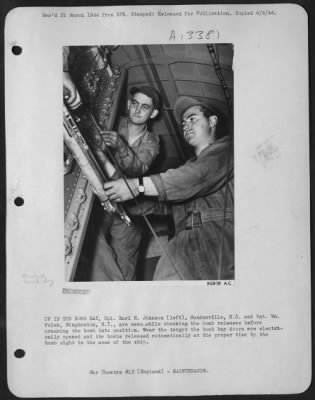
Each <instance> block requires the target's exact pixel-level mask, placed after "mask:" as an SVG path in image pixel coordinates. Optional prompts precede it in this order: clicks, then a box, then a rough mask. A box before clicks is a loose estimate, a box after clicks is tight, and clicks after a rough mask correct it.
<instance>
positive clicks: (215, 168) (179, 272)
mask: <svg viewBox="0 0 315 400" xmlns="http://www.w3.org/2000/svg"><path fill="white" fill-rule="evenodd" d="M174 114H175V118H176V120H177V121H178V123H180V124H181V126H182V130H183V134H184V138H185V140H186V141H187V143H188V144H190V145H191V146H192V147H193V149H194V153H195V156H194V157H193V158H192V159H190V160H189V161H187V162H186V163H185V164H184V165H183V166H181V167H179V168H176V169H170V170H168V171H166V172H164V173H160V174H155V175H151V176H148V177H144V178H143V182H142V181H140V183H139V179H128V183H129V185H130V187H131V188H132V191H133V194H134V195H136V196H137V195H138V194H139V192H143V191H144V194H145V195H146V196H155V197H157V198H158V200H159V204H158V203H156V202H155V205H152V206H151V208H150V207H149V208H148V209H147V210H144V211H145V212H146V213H155V212H158V211H159V210H158V209H159V208H160V209H161V206H162V204H163V203H161V202H165V201H167V202H169V203H171V205H172V215H173V219H174V224H175V235H174V237H173V238H172V239H171V240H170V241H169V243H168V245H167V246H166V249H165V250H166V254H163V255H162V256H161V258H160V260H159V262H158V265H157V267H156V271H155V274H154V277H153V279H154V280H178V279H185V280H197V279H206V280H212V279H213V280H218V279H234V209H233V207H234V175H233V172H234V168H233V143H232V138H231V136H223V135H226V134H227V132H223V134H222V132H220V131H219V129H220V120H219V118H218V116H217V113H216V111H215V110H214V108H213V107H211V108H210V107H209V105H207V104H205V103H203V102H201V101H199V100H197V99H194V98H191V97H187V96H181V97H179V98H178V100H177V101H176V103H175V106H174ZM104 187H105V191H106V194H107V195H108V197H109V199H111V200H115V201H125V200H129V199H130V198H132V194H131V193H130V190H129V189H128V187H127V186H126V183H125V182H124V181H123V180H121V179H119V180H117V181H111V182H107V183H105V185H104ZM152 204H154V203H152Z"/></svg>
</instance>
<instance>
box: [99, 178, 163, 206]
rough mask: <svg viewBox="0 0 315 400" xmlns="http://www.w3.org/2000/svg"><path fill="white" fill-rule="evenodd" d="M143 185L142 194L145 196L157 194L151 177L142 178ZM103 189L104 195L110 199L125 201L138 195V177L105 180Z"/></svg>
mask: <svg viewBox="0 0 315 400" xmlns="http://www.w3.org/2000/svg"><path fill="white" fill-rule="evenodd" d="M143 185H144V188H145V192H144V194H145V195H146V196H158V195H159V192H158V191H157V188H156V186H155V185H154V183H153V181H152V179H151V178H150V177H149V176H146V177H144V178H143ZM104 189H105V193H106V196H108V197H109V199H110V200H114V201H119V202H120V201H126V200H131V199H133V198H134V197H137V196H138V195H139V179H137V178H129V179H122V178H120V179H117V180H115V181H111V182H106V183H105V184H104Z"/></svg>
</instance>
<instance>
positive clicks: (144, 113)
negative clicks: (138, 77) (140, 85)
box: [128, 92, 154, 125]
mask: <svg viewBox="0 0 315 400" xmlns="http://www.w3.org/2000/svg"><path fill="white" fill-rule="evenodd" d="M153 111H154V105H153V102H152V99H151V97H148V96H147V95H145V94H143V93H140V92H138V93H135V94H134V95H133V97H132V99H131V100H129V102H128V118H129V120H130V121H131V122H132V123H133V124H135V125H142V124H145V123H146V122H147V121H148V120H149V119H150V118H151V117H152V115H153Z"/></svg>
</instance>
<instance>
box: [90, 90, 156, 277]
mask: <svg viewBox="0 0 315 400" xmlns="http://www.w3.org/2000/svg"><path fill="white" fill-rule="evenodd" d="M129 93H130V99H129V100H128V114H127V117H126V118H125V117H122V118H120V120H119V125H118V129H117V131H106V132H104V133H103V134H102V137H103V140H104V142H105V143H106V145H107V146H109V147H111V148H112V150H113V153H114V157H115V160H116V164H117V165H116V166H113V165H112V163H111V162H110V160H107V159H105V162H104V167H105V169H106V171H107V174H108V176H111V177H112V178H113V179H117V178H119V177H120V176H121V174H123V175H124V176H126V177H139V176H142V175H144V174H145V173H146V172H147V171H148V169H149V167H150V165H151V164H152V162H153V160H154V159H155V158H156V156H157V155H158V153H159V138H158V136H157V135H155V134H154V133H152V132H150V131H149V130H148V126H147V123H148V122H149V121H150V120H151V119H153V118H155V117H156V116H157V115H158V112H159V107H160V95H159V93H158V92H157V90H156V89H154V88H153V87H151V86H139V87H132V88H131V89H130V91H129ZM103 159H104V155H103ZM109 226H110V229H109V232H108V227H109ZM104 228H106V229H107V236H108V233H109V238H110V242H108V241H107V240H105V237H104V234H102V233H101V235H99V236H98V239H97V240H98V241H99V243H98V244H97V246H96V248H97V251H96V253H95V256H94V259H93V260H92V276H91V280H93V281H104V280H106V281H107V280H133V279H135V273H136V263H137V259H138V252H139V246H140V241H141V234H140V232H139V230H138V229H137V228H136V227H135V226H134V225H132V226H130V227H128V226H127V225H126V224H125V223H124V222H123V221H122V220H121V219H120V218H119V217H117V216H113V215H105V221H104Z"/></svg>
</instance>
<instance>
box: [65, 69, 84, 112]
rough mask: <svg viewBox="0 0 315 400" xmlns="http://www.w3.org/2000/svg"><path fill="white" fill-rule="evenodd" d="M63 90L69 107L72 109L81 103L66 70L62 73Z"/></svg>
mask: <svg viewBox="0 0 315 400" xmlns="http://www.w3.org/2000/svg"><path fill="white" fill-rule="evenodd" d="M63 92H64V98H65V100H66V103H67V105H68V106H69V108H70V109H72V110H74V109H76V108H78V107H79V106H80V105H81V97H80V94H79V92H78V90H77V88H76V87H75V84H74V83H73V81H72V79H71V76H70V74H69V73H68V72H64V73H63Z"/></svg>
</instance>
